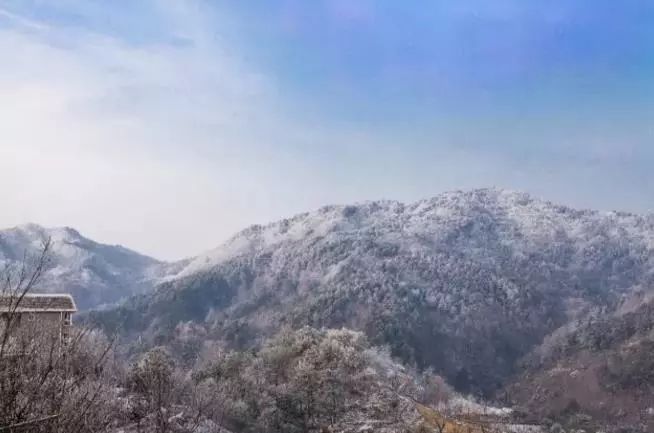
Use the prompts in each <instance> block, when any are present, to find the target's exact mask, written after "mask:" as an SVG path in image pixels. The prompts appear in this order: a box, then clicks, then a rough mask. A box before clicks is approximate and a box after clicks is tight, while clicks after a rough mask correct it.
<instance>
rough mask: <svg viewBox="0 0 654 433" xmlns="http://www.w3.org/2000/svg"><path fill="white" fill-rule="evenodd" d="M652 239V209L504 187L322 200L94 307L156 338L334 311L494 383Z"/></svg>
mask: <svg viewBox="0 0 654 433" xmlns="http://www.w3.org/2000/svg"><path fill="white" fill-rule="evenodd" d="M652 251H654V216H652V215H645V216H642V215H636V214H630V213H622V212H599V211H592V210H575V209H573V208H570V207H567V206H560V205H557V204H555V203H552V202H549V201H545V200H538V199H534V198H533V197H531V196H530V195H529V194H525V193H519V192H510V191H504V190H500V189H483V190H473V191H455V192H450V193H445V194H441V195H439V196H436V197H433V198H431V199H425V200H420V201H418V202H414V203H409V204H404V203H400V202H395V201H370V202H364V203H359V204H356V205H339V206H325V207H322V208H320V209H318V210H316V211H313V212H308V213H302V214H298V215H296V216H294V217H291V218H288V219H283V220H280V221H277V222H273V223H270V224H267V225H265V226H257V225H255V226H251V227H249V228H247V229H245V230H243V231H241V232H240V233H239V234H237V235H236V236H234V237H232V238H231V239H230V240H228V241H227V242H226V243H224V244H223V245H222V246H220V247H219V248H217V249H215V250H213V251H211V252H209V253H208V254H205V255H200V256H198V257H196V258H194V259H190V260H189V262H188V265H186V266H181V267H180V268H181V270H180V271H179V272H177V273H171V274H169V276H168V277H167V278H165V279H164V280H163V281H162V282H161V283H160V284H159V285H158V286H157V287H156V289H155V290H154V291H153V292H152V293H149V294H145V295H142V296H141V297H139V298H138V299H133V300H131V301H130V304H129V305H124V306H123V307H121V308H118V309H114V310H111V311H108V312H105V313H103V314H98V315H96V317H95V318H94V319H95V320H96V323H101V324H103V326H105V327H106V329H111V328H112V326H113V327H114V329H116V328H115V325H120V327H121V332H123V333H125V334H129V333H130V332H133V333H138V334H139V335H140V336H143V338H144V341H146V342H147V341H150V343H152V344H155V343H156V344H159V343H165V342H169V343H171V344H174V340H175V338H177V337H176V335H179V333H180V332H182V331H180V329H187V328H185V326H186V325H185V324H188V323H191V324H192V327H191V329H195V330H196V331H197V332H199V333H200V334H201V335H203V336H204V337H203V338H217V339H220V340H221V341H223V342H224V343H225V344H227V345H233V346H236V347H248V346H251V345H256V344H258V341H259V340H261V339H262V338H263V337H264V336H269V335H272V334H274V332H275V331H276V330H278V329H279V328H280V327H283V326H291V327H301V326H306V325H308V326H314V327H318V328H320V327H326V328H334V327H336V328H338V327H342V326H344V327H349V328H352V329H356V330H361V331H364V332H365V333H366V335H368V337H369V338H370V339H371V341H372V342H373V343H374V344H376V345H388V346H389V347H390V349H391V351H392V353H393V355H394V356H397V357H399V358H401V359H403V360H404V361H405V362H407V363H409V364H414V365H416V366H418V367H419V368H434V369H435V370H436V372H437V373H439V374H442V375H443V376H445V377H446V378H447V379H448V380H449V381H450V382H451V383H452V384H453V385H454V386H455V387H456V388H457V389H458V390H460V391H463V392H482V393H484V394H486V395H490V394H493V393H494V392H496V391H497V390H498V389H500V388H502V387H503V384H504V383H505V382H506V381H507V380H509V378H510V377H511V376H512V375H513V374H515V372H516V369H517V368H518V367H517V366H518V363H519V361H520V360H521V359H522V358H523V357H525V356H526V355H528V354H529V353H530V351H532V350H534V349H535V348H536V347H537V346H538V345H539V344H541V343H542V342H543V340H544V339H545V338H546V337H547V336H548V335H550V334H551V333H552V332H554V331H556V330H557V329H559V328H561V327H563V326H565V325H566V324H569V323H571V322H573V321H574V320H578V319H579V318H583V317H585V316H586V315H588V314H591V313H592V312H593V311H598V310H602V309H604V310H607V311H612V310H614V309H616V308H618V306H619V305H621V303H622V302H623V300H624V299H625V298H626V297H628V296H630V294H631V293H633V292H634V291H635V290H637V289H639V288H641V289H643V288H644V289H647V290H649V289H650V288H651V287H654V284H653V282H654V255H653V254H652ZM180 327H181V328H180ZM185 332H186V331H185Z"/></svg>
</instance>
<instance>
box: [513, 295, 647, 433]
mask: <svg viewBox="0 0 654 433" xmlns="http://www.w3.org/2000/svg"><path fill="white" fill-rule="evenodd" d="M653 355H654V299H653V297H652V296H651V294H645V293H643V292H637V293H636V294H634V295H633V296H632V297H630V298H628V299H626V300H625V302H624V303H623V304H622V305H621V306H620V307H619V308H618V309H617V310H616V311H615V312H612V313H608V312H606V311H601V312H596V313H595V314H591V315H589V316H588V317H586V318H584V320H580V321H576V322H573V323H571V324H569V325H568V326H567V327H566V328H564V329H561V330H559V332H556V333H554V334H553V335H552V336H550V337H549V338H548V339H547V340H546V342H545V343H544V344H542V345H540V346H539V347H538V348H537V349H536V350H534V351H533V352H532V353H531V354H530V355H529V356H528V357H526V358H525V360H524V361H523V363H522V365H521V368H520V371H521V373H520V374H519V375H517V377H516V378H515V379H514V380H513V381H512V383H511V384H510V386H508V387H507V390H506V395H507V397H509V400H511V401H512V403H514V404H517V405H519V406H521V407H522V408H523V410H524V412H525V413H529V414H531V416H533V417H534V418H536V419H544V418H546V417H552V418H554V417H561V416H563V417H568V418H569V419H570V421H571V422H577V423H580V422H581V423H583V422H584V421H586V422H587V420H588V419H592V420H595V421H600V424H601V423H615V422H619V423H621V424H622V425H632V426H637V425H640V426H642V427H643V429H644V430H647V431H652V428H654V409H653V408H654V356H653ZM580 414H581V415H580Z"/></svg>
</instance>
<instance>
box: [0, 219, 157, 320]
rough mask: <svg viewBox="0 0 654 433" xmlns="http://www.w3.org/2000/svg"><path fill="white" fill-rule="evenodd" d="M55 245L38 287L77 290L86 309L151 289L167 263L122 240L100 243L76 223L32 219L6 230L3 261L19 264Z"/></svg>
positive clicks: (0, 248)
mask: <svg viewBox="0 0 654 433" xmlns="http://www.w3.org/2000/svg"><path fill="white" fill-rule="evenodd" d="M48 240H49V241H50V249H49V251H48V256H47V264H46V268H45V271H44V273H43V275H42V278H41V280H40V282H39V285H38V287H37V288H36V289H37V290H38V291H43V292H69V293H72V294H73V295H74V296H75V298H76V300H77V304H78V306H79V307H80V308H81V309H82V310H85V309H88V308H100V307H102V306H104V305H107V304H113V303H116V302H118V301H120V300H121V299H125V298H127V297H129V296H132V295H135V294H137V293H142V292H144V291H147V290H149V289H151V288H152V287H153V286H154V284H155V280H157V279H158V278H159V275H160V274H161V273H162V272H165V268H166V266H167V264H166V263H165V262H161V261H159V260H156V259H154V258H152V257H148V256H145V255H143V254H140V253H137V252H135V251H132V250H130V249H128V248H126V247H123V246H121V245H107V244H102V243H99V242H95V241H93V240H91V239H89V238H87V237H84V236H83V235H81V234H80V233H79V232H78V231H77V230H75V229H73V228H71V227H43V226H40V225H38V224H35V223H27V224H23V225H19V226H16V227H12V228H8V229H4V230H0V265H3V266H16V265H19V264H20V263H21V262H22V261H24V260H28V261H29V260H33V259H35V258H36V257H38V256H39V255H40V254H41V252H42V250H43V248H44V245H45V244H46V242H47V241H48Z"/></svg>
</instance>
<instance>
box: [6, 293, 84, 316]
mask: <svg viewBox="0 0 654 433" xmlns="http://www.w3.org/2000/svg"><path fill="white" fill-rule="evenodd" d="M19 299H20V297H19V296H15V295H0V313H6V312H9V311H15V312H16V313H46V312H56V313H60V312H62V313H74V312H76V311H77V306H76V305H75V300H74V299H73V297H72V296H71V295H69V294H65V293H61V294H55V293H43V294H41V293H28V294H26V295H25V296H23V297H22V299H20V302H19ZM17 303H18V306H16V304H17ZM14 307H15V310H14Z"/></svg>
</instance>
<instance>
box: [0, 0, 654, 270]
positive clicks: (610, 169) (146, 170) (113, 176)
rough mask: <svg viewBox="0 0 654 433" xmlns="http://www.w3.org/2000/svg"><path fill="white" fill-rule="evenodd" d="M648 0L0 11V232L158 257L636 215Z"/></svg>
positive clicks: (646, 161) (63, 1)
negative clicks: (423, 228) (362, 213)
mask: <svg viewBox="0 0 654 433" xmlns="http://www.w3.org/2000/svg"><path fill="white" fill-rule="evenodd" d="M653 23H654V2H652V1H651V0H622V1H619V2H616V1H614V0H550V1H547V2H545V1H539V0H533V1H525V0H457V1H443V0H434V1H429V2H425V1H418V0H403V1H401V2H400V1H396V0H376V1H375V0H312V1H306V0H266V1H263V0H248V1H242V0H225V1H212V2H210V1H193V0H188V1H185V0H178V1H173V0H169V1H164V0H116V1H111V2H107V1H98V0H56V1H45V0H16V1H14V0H0V62H1V63H0V185H2V186H3V188H2V192H1V193H0V200H1V205H0V209H1V211H0V227H11V226H15V225H18V224H23V223H26V222H35V223H39V224H42V225H46V226H71V227H74V228H76V229H78V230H79V231H81V232H82V233H83V234H85V235H86V236H89V237H91V238H93V239H95V240H98V241H101V242H106V243H111V244H122V245H125V246H128V247H130V248H133V249H136V250H138V251H140V252H143V253H146V254H150V255H153V256H155V257H158V258H161V259H167V260H173V259H178V258H182V257H187V256H191V255H195V254H199V253H201V252H202V251H205V250H207V249H210V248H213V247H215V246H217V245H218V244H220V243H221V242H222V241H224V240H225V239H227V238H228V237H230V236H231V235H233V234H235V233H236V232H237V231H239V230H241V229H243V228H245V227H247V226H249V225H251V224H254V223H267V222H270V221H273V220H276V219H279V218H283V217H288V216H291V215H293V214H295V213H298V212H303V211H307V210H311V209H315V208H317V207H320V206H322V205H325V204H333V203H350V202H355V201H362V200H375V199H396V200H401V201H405V202H409V201H413V200H418V199H421V198H426V197H431V196H434V195H437V194H438V193H440V192H444V191H449V190H458V189H471V188H478V187H501V188H509V189H513V190H520V191H526V192H530V193H532V194H533V195H535V196H537V197H542V198H546V199H549V200H552V201H556V202H561V203H565V204H569V205H572V206H575V207H579V208H594V209H601V210H625V211H632V212H639V213H645V212H649V211H652V210H654V170H653V169H652V167H654V25H653Z"/></svg>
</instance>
